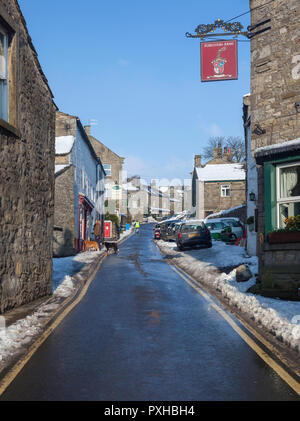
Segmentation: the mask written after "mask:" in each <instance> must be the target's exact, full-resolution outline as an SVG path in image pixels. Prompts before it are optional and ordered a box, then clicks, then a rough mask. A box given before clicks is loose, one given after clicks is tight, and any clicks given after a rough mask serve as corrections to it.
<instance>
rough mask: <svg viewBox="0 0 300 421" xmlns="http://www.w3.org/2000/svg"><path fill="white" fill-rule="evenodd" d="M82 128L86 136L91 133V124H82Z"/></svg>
mask: <svg viewBox="0 0 300 421" xmlns="http://www.w3.org/2000/svg"><path fill="white" fill-rule="evenodd" d="M84 130H85V132H86V134H87V135H88V136H90V135H91V126H90V125H87V126H84Z"/></svg>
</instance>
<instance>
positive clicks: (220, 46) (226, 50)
mask: <svg viewBox="0 0 300 421" xmlns="http://www.w3.org/2000/svg"><path fill="white" fill-rule="evenodd" d="M200 45H201V81H202V82H212V81H216V80H230V79H237V78H238V66H237V41H236V40H229V41H209V42H201V44H200Z"/></svg>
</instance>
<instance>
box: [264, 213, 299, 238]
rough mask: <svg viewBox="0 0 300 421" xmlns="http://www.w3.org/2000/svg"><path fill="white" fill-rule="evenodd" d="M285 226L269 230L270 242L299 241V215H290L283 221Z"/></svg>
mask: <svg viewBox="0 0 300 421" xmlns="http://www.w3.org/2000/svg"><path fill="white" fill-rule="evenodd" d="M284 223H285V227H284V228H280V229H277V230H273V231H271V232H269V234H268V239H269V243H270V244H278V243H299V242H300V215H297V216H290V217H289V218H286V220H285V221H284Z"/></svg>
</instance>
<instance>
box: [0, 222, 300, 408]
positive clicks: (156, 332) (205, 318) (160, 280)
mask: <svg viewBox="0 0 300 421" xmlns="http://www.w3.org/2000/svg"><path fill="white" fill-rule="evenodd" d="M0 400H98V401H199V400H200V401H201V400H215V401H218V400H244V401H245V400H298V397H297V395H296V394H295V392H293V391H292V389H290V387H289V386H288V385H287V384H286V383H285V382H284V381H283V380H281V378H280V377H279V376H278V375H277V374H276V373H275V372H274V371H273V370H272V369H271V368H269V366H268V365H266V364H265V363H264V362H263V361H262V360H261V359H260V357H259V356H258V355H257V354H256V353H255V352H254V351H252V349H251V348H249V346H248V345H247V344H246V343H245V342H244V341H243V340H242V339H241V338H240V336H239V335H238V334H237V333H236V332H235V331H234V330H233V329H232V328H231V327H230V326H229V325H228V323H227V322H226V321H225V320H224V319H223V318H222V317H221V316H220V315H219V314H218V313H217V312H216V311H215V310H214V309H213V308H211V306H210V304H209V303H208V302H207V301H206V300H205V299H204V298H203V297H202V296H201V295H200V294H199V293H197V292H196V291H195V290H194V289H193V288H191V287H190V286H189V285H188V284H187V283H186V282H185V281H184V280H183V279H182V278H181V277H180V276H179V275H177V274H176V273H175V272H174V271H173V270H172V269H171V268H170V267H169V265H168V264H167V263H166V262H165V261H164V259H163V258H162V256H161V255H160V253H159V251H158V249H157V248H156V246H155V244H154V243H153V241H152V227H151V226H142V228H141V232H140V234H139V235H135V236H133V237H131V238H129V239H128V240H127V241H126V242H124V243H123V244H122V245H121V247H120V252H119V254H118V255H111V256H109V257H108V258H107V259H106V260H105V261H104V262H103V264H102V266H101V268H100V270H99V272H98V274H97V276H96V278H95V280H94V281H93V282H92V284H91V286H90V287H89V289H88V292H87V294H86V295H85V297H84V298H83V300H82V301H81V302H80V303H79V304H78V305H77V306H76V307H75V308H74V309H73V310H72V312H71V313H70V314H69V315H68V316H67V317H66V318H65V319H64V321H63V322H62V323H61V324H60V325H59V326H58V327H57V328H56V330H55V331H54V332H53V333H52V334H51V335H50V337H49V338H48V339H47V340H46V341H45V342H44V344H43V345H42V346H41V347H40V348H39V350H38V351H37V352H36V353H35V354H34V356H33V357H32V358H31V360H30V361H29V362H28V363H27V365H26V366H25V367H24V368H23V370H22V371H21V373H20V374H19V375H18V376H17V377H16V379H15V380H14V381H13V383H12V384H11V385H10V386H9V387H8V389H7V390H6V391H5V393H4V394H3V395H2V397H1V398H0Z"/></svg>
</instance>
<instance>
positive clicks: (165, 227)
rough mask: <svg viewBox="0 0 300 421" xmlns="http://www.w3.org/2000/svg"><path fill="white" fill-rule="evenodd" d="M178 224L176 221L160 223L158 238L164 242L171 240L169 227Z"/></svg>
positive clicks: (170, 220)
mask: <svg viewBox="0 0 300 421" xmlns="http://www.w3.org/2000/svg"><path fill="white" fill-rule="evenodd" d="M177 222H178V219H169V220H168V221H163V222H161V223H160V236H161V239H162V240H164V241H170V240H171V231H169V227H170V225H172V227H173V226H174V225H175V224H176V223H177Z"/></svg>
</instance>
